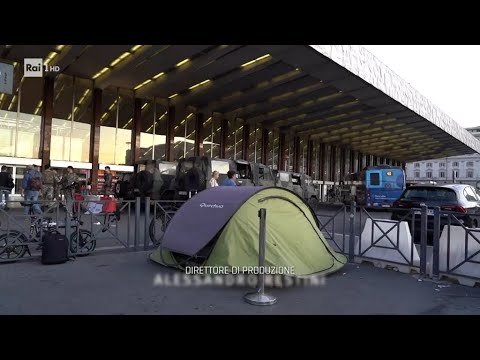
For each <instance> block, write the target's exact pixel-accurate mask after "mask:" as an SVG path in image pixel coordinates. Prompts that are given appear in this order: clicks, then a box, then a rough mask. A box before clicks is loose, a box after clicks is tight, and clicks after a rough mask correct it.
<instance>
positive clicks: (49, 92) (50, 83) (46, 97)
mask: <svg viewBox="0 0 480 360" xmlns="http://www.w3.org/2000/svg"><path fill="white" fill-rule="evenodd" d="M54 82H55V81H54V79H53V78H51V77H46V78H45V81H44V83H43V99H42V105H43V108H42V123H41V124H42V125H41V128H40V135H41V136H40V139H41V140H40V158H41V159H42V170H43V169H45V165H47V164H48V163H50V142H51V140H52V119H53V96H54V94H53V92H54Z"/></svg>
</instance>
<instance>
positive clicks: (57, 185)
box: [53, 171, 62, 201]
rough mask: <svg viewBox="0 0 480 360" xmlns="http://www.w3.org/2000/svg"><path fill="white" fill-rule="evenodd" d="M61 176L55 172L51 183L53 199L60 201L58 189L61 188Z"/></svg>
mask: <svg viewBox="0 0 480 360" xmlns="http://www.w3.org/2000/svg"><path fill="white" fill-rule="evenodd" d="M61 183H62V176H61V175H59V174H58V173H57V172H56V171H55V180H54V182H53V198H54V199H55V200H60V201H61V200H62V197H61V194H60V189H61V187H62V185H61Z"/></svg>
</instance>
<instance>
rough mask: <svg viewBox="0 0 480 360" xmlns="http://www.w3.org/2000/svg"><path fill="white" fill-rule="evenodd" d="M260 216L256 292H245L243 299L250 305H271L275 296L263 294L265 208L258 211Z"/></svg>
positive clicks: (274, 300)
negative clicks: (258, 267)
mask: <svg viewBox="0 0 480 360" xmlns="http://www.w3.org/2000/svg"><path fill="white" fill-rule="evenodd" d="M258 217H259V218H260V234H259V244H258V253H259V254H258V264H259V266H260V269H259V270H260V274H259V275H258V287H257V291H256V292H251V293H247V294H245V296H244V298H245V301H246V302H247V303H249V304H251V305H273V304H275V303H276V302H277V298H276V297H275V296H273V295H268V294H265V272H264V271H262V269H265V237H266V220H267V209H264V208H261V209H260V210H259V211H258Z"/></svg>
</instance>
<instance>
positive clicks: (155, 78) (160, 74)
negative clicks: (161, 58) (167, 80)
mask: <svg viewBox="0 0 480 360" xmlns="http://www.w3.org/2000/svg"><path fill="white" fill-rule="evenodd" d="M163 75H165V73H164V72H163V71H162V72H161V73H158V74H157V75H155V76H154V77H153V80H157V79H158V78H159V77H160V76H163Z"/></svg>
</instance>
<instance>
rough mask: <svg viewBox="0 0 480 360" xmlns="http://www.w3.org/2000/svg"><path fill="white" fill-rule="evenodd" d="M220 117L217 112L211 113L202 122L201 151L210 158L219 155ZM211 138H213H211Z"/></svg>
mask: <svg viewBox="0 0 480 360" xmlns="http://www.w3.org/2000/svg"><path fill="white" fill-rule="evenodd" d="M221 125H222V118H221V116H220V115H219V114H213V115H212V116H211V117H209V118H208V119H207V120H206V121H204V122H203V131H204V134H205V136H204V139H203V151H204V153H205V155H207V156H210V157H211V158H219V157H220V137H221V132H220V129H221ZM212 139H213V140H212Z"/></svg>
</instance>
